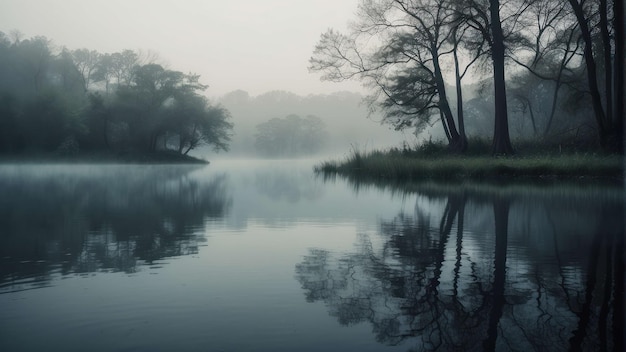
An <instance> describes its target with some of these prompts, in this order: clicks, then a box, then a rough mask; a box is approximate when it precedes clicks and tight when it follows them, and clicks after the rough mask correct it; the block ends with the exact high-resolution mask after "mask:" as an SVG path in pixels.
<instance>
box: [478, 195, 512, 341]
mask: <svg viewBox="0 0 626 352" xmlns="http://www.w3.org/2000/svg"><path fill="white" fill-rule="evenodd" d="M509 208H510V200H508V199H500V198H497V199H494V201H493V213H494V218H495V231H496V249H495V258H494V271H493V276H494V278H493V288H492V290H491V295H492V297H491V299H492V307H491V311H490V312H489V325H488V327H487V338H486V339H485V341H483V348H484V350H485V351H495V350H496V341H497V340H498V325H499V324H500V318H502V313H503V311H504V306H505V304H506V301H505V298H504V288H505V283H506V252H507V243H508V237H509V234H508V228H509Z"/></svg>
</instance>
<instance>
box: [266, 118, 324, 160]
mask: <svg viewBox="0 0 626 352" xmlns="http://www.w3.org/2000/svg"><path fill="white" fill-rule="evenodd" d="M256 129H257V134H256V135H255V146H256V148H257V151H258V152H260V153H262V154H264V155H266V156H296V155H307V154H313V153H315V152H317V151H319V150H320V149H321V147H322V144H323V143H324V141H325V140H326V138H327V132H326V126H325V124H324V122H323V121H322V119H320V118H319V117H317V116H312V115H309V116H307V117H305V118H301V117H300V116H298V115H293V114H292V115H288V116H286V117H285V118H282V119H280V118H273V119H271V120H268V121H266V122H263V123H261V124H258V125H257V126H256Z"/></svg>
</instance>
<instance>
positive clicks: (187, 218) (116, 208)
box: [0, 165, 232, 292]
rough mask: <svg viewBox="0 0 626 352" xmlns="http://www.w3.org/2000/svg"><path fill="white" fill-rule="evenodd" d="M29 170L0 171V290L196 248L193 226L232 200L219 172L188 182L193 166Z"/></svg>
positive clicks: (129, 267) (137, 264) (136, 265)
mask: <svg viewBox="0 0 626 352" xmlns="http://www.w3.org/2000/svg"><path fill="white" fill-rule="evenodd" d="M35 167H36V166H30V167H29V166H24V168H22V169H20V170H21V171H17V172H15V173H13V174H11V173H8V174H1V175H0V191H1V192H2V194H3V197H2V199H0V210H1V212H0V227H1V228H2V232H1V234H0V254H1V258H0V292H5V291H15V290H23V289H31V288H37V287H40V286H41V285H47V284H48V283H49V282H50V281H51V280H54V279H56V278H58V275H56V274H55V273H56V272H57V268H59V267H60V268H61V269H60V270H61V274H63V275H64V274H70V273H77V272H78V273H81V272H109V271H113V272H117V271H123V272H135V271H137V270H142V267H143V266H144V265H150V264H152V263H154V262H156V261H158V260H160V259H163V258H167V257H171V256H182V255H189V254H194V253H197V251H198V246H199V244H200V243H201V242H202V241H203V240H204V239H203V237H202V236H199V235H198V234H197V233H196V232H194V230H193V229H194V228H197V227H198V226H202V225H203V224H204V221H205V220H206V219H210V218H221V217H223V216H224V215H225V214H226V212H227V211H228V210H229V208H230V204H231V201H232V200H231V199H230V196H229V194H228V192H227V189H226V186H227V179H226V177H225V176H224V175H217V176H215V177H213V178H210V179H206V180H199V179H192V178H190V177H189V176H188V173H189V172H191V171H193V170H194V167H193V166H187V167H185V166H177V167H176V168H172V167H167V166H162V167H159V166H152V167H149V168H144V169H142V170H137V169H133V170H130V169H128V168H126V167H123V166H113V165H110V166H101V167H99V168H97V169H96V171H93V170H94V169H93V168H89V167H85V168H81V167H76V168H73V169H72V170H71V171H68V170H64V169H63V168H62V167H61V168H57V169H55V168H54V167H52V168H51V169H46V173H44V174H41V173H39V172H42V169H41V167H38V172H32V170H31V169H32V168H35ZM120 180H123V182H120ZM166 185H167V186H166ZM60 204H61V205H62V206H59V205H60Z"/></svg>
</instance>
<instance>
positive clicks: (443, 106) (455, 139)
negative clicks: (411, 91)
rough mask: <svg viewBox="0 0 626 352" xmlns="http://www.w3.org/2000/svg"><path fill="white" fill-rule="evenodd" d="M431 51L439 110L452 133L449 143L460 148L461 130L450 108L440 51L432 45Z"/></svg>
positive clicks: (449, 131) (452, 146) (455, 148)
mask: <svg viewBox="0 0 626 352" xmlns="http://www.w3.org/2000/svg"><path fill="white" fill-rule="evenodd" d="M431 53H432V56H433V66H434V73H435V83H436V85H437V92H438V93H439V111H441V113H442V114H443V117H444V118H445V119H446V123H447V126H448V133H449V135H450V138H449V144H450V147H451V148H452V149H453V150H455V151H456V150H458V148H459V139H460V136H459V132H458V131H457V129H456V123H455V122H454V117H453V116H452V110H451V109H450V103H449V102H448V96H447V94H446V86H445V82H444V80H443V74H442V73H441V66H440V64H439V52H438V51H437V48H436V47H435V46H434V45H432V46H431Z"/></svg>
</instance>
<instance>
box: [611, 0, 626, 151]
mask: <svg viewBox="0 0 626 352" xmlns="http://www.w3.org/2000/svg"><path fill="white" fill-rule="evenodd" d="M613 13H614V16H615V17H614V19H613V28H614V32H615V58H614V59H613V65H614V66H615V69H614V74H615V76H614V77H615V78H614V79H613V86H614V88H613V92H614V93H615V97H614V98H615V99H613V107H612V109H613V118H614V119H615V133H616V134H617V136H616V139H617V145H616V148H617V150H618V151H619V152H620V153H622V154H623V153H624V135H626V133H625V130H624V119H625V118H626V108H625V107H624V104H626V97H625V94H624V79H626V77H624V75H625V72H624V65H626V60H625V58H624V42H625V41H626V38H625V34H624V32H626V26H625V25H624V16H626V13H624V1H622V0H614V1H613Z"/></svg>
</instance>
